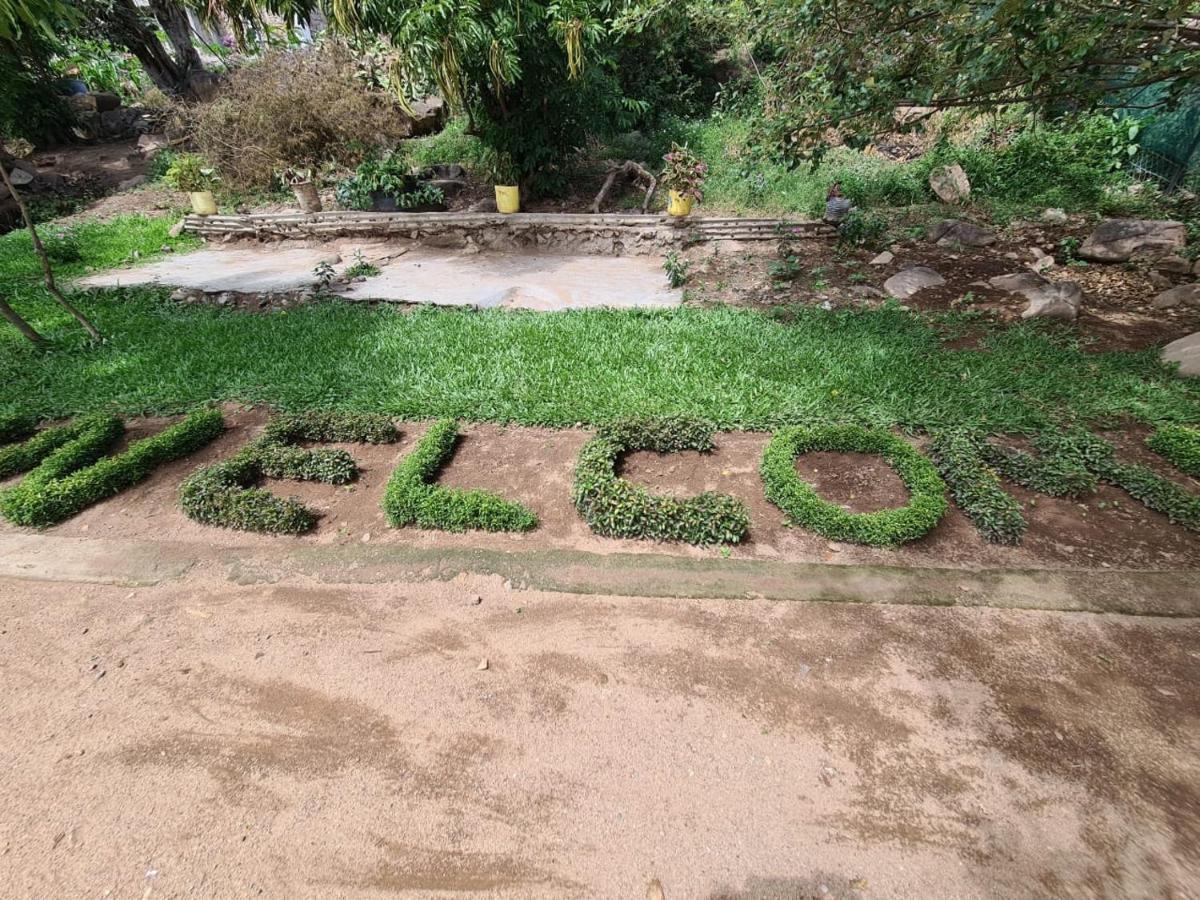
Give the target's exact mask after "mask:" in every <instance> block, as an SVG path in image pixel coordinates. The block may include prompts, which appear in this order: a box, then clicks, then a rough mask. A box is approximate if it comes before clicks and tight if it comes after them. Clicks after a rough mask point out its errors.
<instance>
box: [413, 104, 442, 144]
mask: <svg viewBox="0 0 1200 900" xmlns="http://www.w3.org/2000/svg"><path fill="white" fill-rule="evenodd" d="M412 112H413V118H412V130H411V131H410V132H409V135H410V136H411V137H421V136H422V135H426V134H434V133H435V132H438V131H441V130H442V126H443V125H444V124H445V123H446V104H445V102H444V101H443V100H442V98H441V97H426V98H425V99H424V100H417V101H416V102H414V103H413V104H412Z"/></svg>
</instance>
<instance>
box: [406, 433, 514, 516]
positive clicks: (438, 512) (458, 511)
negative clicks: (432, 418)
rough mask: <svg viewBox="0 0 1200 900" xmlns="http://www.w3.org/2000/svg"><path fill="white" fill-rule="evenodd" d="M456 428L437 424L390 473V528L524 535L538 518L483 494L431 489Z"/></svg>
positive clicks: (452, 450) (455, 438) (453, 441)
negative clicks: (410, 527)
mask: <svg viewBox="0 0 1200 900" xmlns="http://www.w3.org/2000/svg"><path fill="white" fill-rule="evenodd" d="M457 438H458V425H457V424H456V423H455V422H454V420H453V419H441V420H439V421H437V422H434V423H433V424H432V425H431V426H429V431H428V432H426V433H425V436H424V437H422V438H421V441H420V443H418V444H417V446H416V448H415V449H414V450H413V451H412V452H411V453H409V454H408V456H406V457H405V458H404V460H403V461H402V462H401V463H400V465H398V466H397V467H396V470H395V471H394V472H392V476H391V478H389V479H388V483H387V488H386V489H385V490H384V494H383V511H384V512H385V513H386V514H387V518H388V522H389V523H390V524H391V525H392V527H393V528H403V527H404V526H405V525H416V526H418V527H419V528H431V529H437V530H440V531H466V530H467V529H468V528H473V529H480V530H482V531H529V530H530V529H532V528H534V527H535V526H536V525H537V517H536V516H535V515H534V514H533V513H532V512H531V511H530V510H529V509H528V508H527V507H525V506H524V505H522V504H520V503H513V502H511V501H508V500H505V499H504V498H502V497H497V496H496V495H495V494H490V493H488V492H486V491H460V490H455V489H453V488H445V487H439V486H438V485H436V484H434V479H435V478H436V477H437V473H438V470H440V469H441V467H442V466H444V465H445V464H446V462H447V461H449V459H450V457H451V455H452V454H453V453H454V444H455V442H456V440H457Z"/></svg>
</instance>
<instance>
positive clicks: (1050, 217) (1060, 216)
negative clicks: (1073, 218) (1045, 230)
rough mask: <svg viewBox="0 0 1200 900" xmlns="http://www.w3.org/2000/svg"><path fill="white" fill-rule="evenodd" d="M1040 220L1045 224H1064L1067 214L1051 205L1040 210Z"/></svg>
mask: <svg viewBox="0 0 1200 900" xmlns="http://www.w3.org/2000/svg"><path fill="white" fill-rule="evenodd" d="M1041 220H1042V221H1043V222H1045V223H1046V224H1047V225H1066V224H1067V214H1066V212H1065V211H1063V210H1061V209H1058V208H1057V207H1051V208H1050V209H1043V210H1042V215H1041Z"/></svg>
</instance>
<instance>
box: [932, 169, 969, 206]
mask: <svg viewBox="0 0 1200 900" xmlns="http://www.w3.org/2000/svg"><path fill="white" fill-rule="evenodd" d="M929 187H930V188H932V189H933V192H934V193H935V194H937V196H938V199H939V200H941V201H942V202H943V203H959V202H960V201H962V200H966V199H967V198H968V197H970V196H971V182H970V179H968V178H967V173H966V172H964V171H963V168H962V166H960V165H959V164H958V163H953V164H951V165H949V166H941V167H939V168H936V169H934V170H933V171H932V172H930V173H929Z"/></svg>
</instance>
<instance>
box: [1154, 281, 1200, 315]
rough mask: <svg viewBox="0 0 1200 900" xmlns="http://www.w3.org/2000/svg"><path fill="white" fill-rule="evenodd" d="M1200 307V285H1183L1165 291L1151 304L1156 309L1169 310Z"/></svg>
mask: <svg viewBox="0 0 1200 900" xmlns="http://www.w3.org/2000/svg"><path fill="white" fill-rule="evenodd" d="M1181 304H1182V305H1184V306H1200V284H1181V285H1179V286H1178V287H1173V288H1171V289H1170V290H1168V291H1163V292H1162V293H1161V294H1159V295H1158V296H1157V297H1155V298H1154V300H1153V301H1152V302H1151V303H1150V305H1151V306H1153V307H1154V308H1155V309H1169V308H1170V307H1172V306H1179V305H1181Z"/></svg>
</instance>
